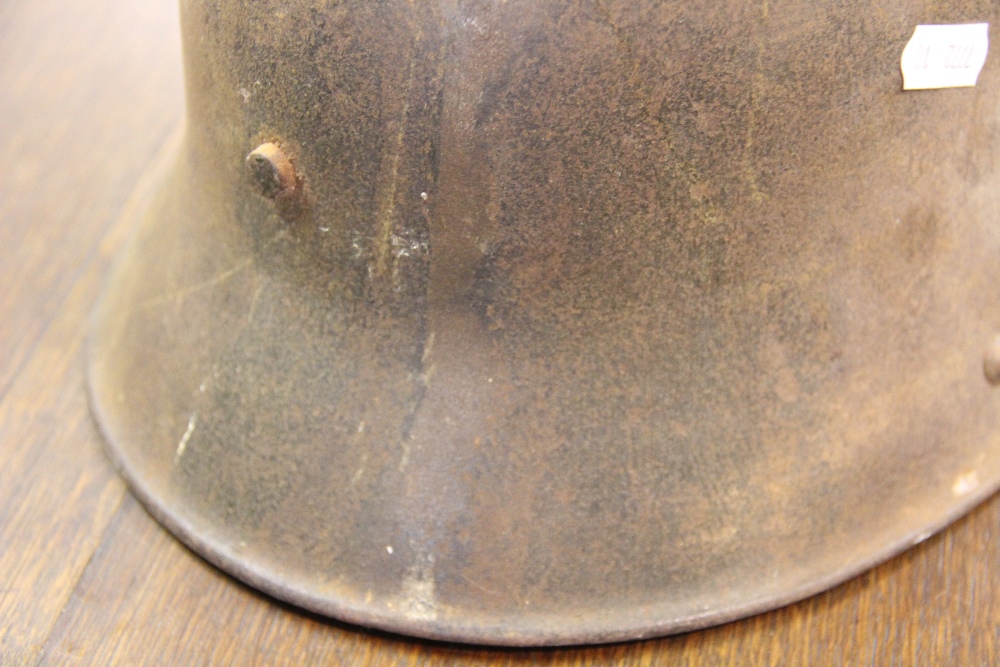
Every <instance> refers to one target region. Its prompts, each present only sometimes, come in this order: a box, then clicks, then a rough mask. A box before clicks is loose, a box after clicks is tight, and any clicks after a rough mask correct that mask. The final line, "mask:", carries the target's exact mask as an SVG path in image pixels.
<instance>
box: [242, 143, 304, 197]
mask: <svg viewBox="0 0 1000 667" xmlns="http://www.w3.org/2000/svg"><path fill="white" fill-rule="evenodd" d="M246 164H247V170H248V171H249V172H250V175H251V176H252V177H253V181H254V183H255V184H256V185H257V189H258V190H259V191H260V193H261V194H262V195H264V196H265V197H267V198H268V199H276V198H277V197H279V196H281V195H284V194H287V193H289V192H291V191H292V190H294V189H295V167H293V166H292V163H291V162H290V161H289V159H288V156H286V155H285V153H284V151H282V150H281V148H279V147H278V146H277V145H276V144H273V143H271V142H267V143H263V144H261V145H260V146H258V147H257V148H255V149H253V151H252V152H251V153H250V155H247V160H246Z"/></svg>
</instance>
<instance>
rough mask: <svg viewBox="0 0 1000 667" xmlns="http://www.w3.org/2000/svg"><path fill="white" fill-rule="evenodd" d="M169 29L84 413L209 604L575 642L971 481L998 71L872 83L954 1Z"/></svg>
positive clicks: (796, 558)
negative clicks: (242, 588)
mask: <svg viewBox="0 0 1000 667" xmlns="http://www.w3.org/2000/svg"><path fill="white" fill-rule="evenodd" d="M181 5H182V12H181V13H182V22H183V31H184V48H185V61H186V80H187V95H188V102H187V103H188V115H187V121H186V133H185V136H184V140H183V143H182V146H181V148H180V150H179V153H178V157H177V160H176V163H175V165H174V167H173V169H172V171H170V173H169V174H168V175H166V176H164V177H163V178H162V180H161V181H160V187H159V189H158V191H157V193H156V194H155V196H153V197H151V198H150V200H149V202H148V204H147V206H146V207H145V208H144V210H143V212H142V214H141V215H140V216H139V218H140V219H139V220H138V221H137V226H136V231H135V233H134V236H133V238H132V240H131V242H130V244H129V246H128V248H127V250H126V251H125V252H124V254H123V256H122V258H121V260H120V262H119V264H118V266H117V269H116V270H115V271H114V273H113V276H112V277H111V279H110V282H109V284H108V287H107V290H106V293H105V295H104V297H103V299H102V301H101V303H100V304H99V306H98V308H97V311H96V313H95V318H94V324H93V329H92V335H91V340H90V354H89V362H88V363H89V378H90V383H91V391H92V397H93V406H94V410H95V413H96V415H97V416H98V419H99V422H100V424H101V426H102V428H103V431H104V433H105V434H106V436H107V440H108V445H109V449H110V451H111V454H112V456H113V457H114V459H115V461H116V462H117V464H118V465H119V466H120V468H121V469H122V472H123V473H124V475H125V476H126V477H127V478H128V480H129V482H130V483H131V485H132V488H133V489H134V491H135V493H136V494H137V495H138V496H139V497H140V498H141V499H142V500H143V502H144V503H145V504H146V505H147V507H148V508H149V509H150V511H151V512H152V513H153V514H154V515H155V516H156V517H157V518H158V519H159V520H160V521H162V522H163V523H164V524H165V525H166V526H167V527H168V528H169V529H170V530H171V531H173V532H174V533H175V534H176V535H177V536H178V537H180V538H181V539H182V540H184V541H185V542H186V543H187V544H189V545H190V546H191V547H192V548H193V549H194V550H195V551H197V552H198V553H200V554H202V555H203V556H204V557H206V558H207V559H208V560H210V561H211V562H213V563H215V564H216V565H218V566H219V567H221V568H222V569H224V570H226V571H228V572H230V573H232V574H234V575H235V576H237V577H239V578H240V579H242V580H244V581H246V582H248V583H250V584H251V585H253V586H256V587H258V588H260V589H262V590H264V591H266V592H268V593H270V594H272V595H274V596H277V597H279V598H282V599H284V600H288V601H290V602H292V603H294V604H296V605H301V606H303V607H305V608H308V609H310V610H313V611H316V612H319V613H322V614H328V615H332V616H335V617H338V618H341V619H344V620H347V621H351V622H355V623H360V624H363V625H368V626H374V627H379V628H384V629H388V630H392V631H397V632H402V633H410V634H415V635H420V636H424V637H431V638H439V639H448V640H457V641H469V642H477V643H487V644H525V645H544V644H564V643H589V642H601V641H612V640H621V639H630V638H637V637H645V636H650V635H657V634H664V633H670V632H677V631H682V630H688V629H693V628H698V627H702V626H706V625H710V624H714V623H719V622H723V621H726V620H729V619H734V618H737V617H740V616H744V615H748V614H752V613H755V612H759V611H762V610H766V609H770V608H773V607H776V606H779V605H782V604H785V603H787V602H790V601H793V600H797V599H800V598H802V597H804V596H807V595H809V594H812V593H814V592H817V591H820V590H823V589H825V588H828V587H830V586H832V585H834V584H836V583H838V582H840V581H843V580H844V579H846V578H848V577H850V576H852V575H854V574H856V573H858V572H860V571H862V570H864V569H866V568H868V567H870V566H872V565H873V564H875V563H878V562H880V561H882V560H884V559H886V558H888V557H889V556H891V555H893V554H895V553H897V552H899V551H900V550H902V549H904V548H906V547H907V546H909V545H911V544H914V543H916V542H919V541H920V540H922V539H924V538H925V537H927V536H928V535H929V534H930V533H931V532H933V531H935V530H937V529H939V528H941V527H942V526H944V525H946V524H947V523H948V522H949V521H951V520H953V519H955V518H956V517H957V516H959V515H961V514H962V513H964V512H966V511H967V510H968V509H969V508H971V507H972V506H973V505H975V504H976V503H978V502H979V501H981V500H982V499H983V498H984V497H986V496H987V495H988V494H990V493H992V492H993V491H994V490H995V489H996V488H997V486H998V483H1000V411H998V408H1000V394H998V393H997V389H995V388H994V387H993V385H994V384H995V383H997V382H1000V344H995V343H994V340H995V337H996V336H997V334H998V333H1000V289H997V286H998V285H1000V261H998V260H1000V220H998V208H1000V172H998V166H1000V139H998V132H1000V115H998V109H1000V95H998V85H1000V69H998V67H997V66H996V62H995V61H989V60H987V63H986V66H985V68H984V69H983V70H982V73H981V74H980V76H979V79H978V83H977V85H976V86H975V87H971V88H969V87H966V88H950V89H942V90H929V91H904V90H903V87H902V74H903V73H902V72H901V68H900V58H901V54H902V52H903V50H904V47H906V45H907V43H908V42H909V41H910V39H911V36H913V35H914V28H915V26H917V25H941V24H969V23H977V22H978V23H983V22H988V21H991V20H992V19H993V18H994V17H995V14H996V13H997V11H998V8H997V6H996V5H995V4H991V3H987V2H985V0H982V1H974V2H965V3H959V4H956V5H955V6H945V5H942V4H941V3H927V2H918V1H916V0H890V1H889V2H884V1H883V2H874V1H870V2H863V1H859V2H844V1H838V0H829V1H823V2H817V1H816V0H789V2H786V3H781V4H780V6H779V5H777V4H774V3H772V5H773V6H770V7H769V4H768V2H766V1H765V2H763V3H760V2H735V1H734V2H715V1H711V2H707V3H689V2H680V1H676V0H664V1H657V2H653V1H648V0H628V1H627V2H626V1H624V0H595V1H593V2H565V1H559V0H541V1H540V0H481V1H468V2H464V1H463V2H459V1H457V0H440V1H437V2H434V1H431V0H421V1H416V2H414V1H412V0H410V1H403V0H386V1H385V2H378V3H375V2H362V1H355V0H345V1H341V2H334V1H328V0H281V1H280V2H279V1H277V0H260V1H258V2H252V3H247V2H240V1H237V0H182V2H181ZM984 30H985V29H984ZM985 34H986V33H985V32H984V33H983V35H984V37H985ZM928 48H930V47H928ZM928 53H930V52H929V51H928Z"/></svg>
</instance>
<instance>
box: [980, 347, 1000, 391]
mask: <svg viewBox="0 0 1000 667" xmlns="http://www.w3.org/2000/svg"><path fill="white" fill-rule="evenodd" d="M983 374H984V375H985V376H986V381H987V382H989V383H990V384H992V385H994V386H996V385H998V384H1000V336H994V338H993V342H991V343H990V346H989V347H988V348H987V349H986V354H984V355H983Z"/></svg>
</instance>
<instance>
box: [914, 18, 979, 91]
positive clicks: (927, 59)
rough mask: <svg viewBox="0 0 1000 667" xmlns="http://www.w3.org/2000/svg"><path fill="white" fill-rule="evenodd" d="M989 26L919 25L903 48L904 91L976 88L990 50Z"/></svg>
mask: <svg viewBox="0 0 1000 667" xmlns="http://www.w3.org/2000/svg"><path fill="white" fill-rule="evenodd" d="M989 27H990V24H989V23H967V24H964V25H918V26H917V29H916V30H914V31H913V37H911V38H910V41H909V42H908V43H907V44H906V48H905V49H903V57H902V59H901V61H900V65H901V66H902V69H903V90H926V89H928V88H966V87H969V86H974V85H976V79H978V78H979V71H980V70H982V69H983V64H985V63H986V52H987V50H988V49H989Z"/></svg>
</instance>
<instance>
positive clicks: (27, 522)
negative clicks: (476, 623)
mask: <svg viewBox="0 0 1000 667" xmlns="http://www.w3.org/2000/svg"><path fill="white" fill-rule="evenodd" d="M175 12H176V9H175V7H174V5H173V0H115V1H112V0H90V1H89V2H82V1H78V2H69V1H64V2H57V1H56V0H30V1H29V0H24V1H23V2H20V3H13V2H8V3H6V4H0V91H2V92H0V119H3V120H4V126H5V128H6V131H5V132H4V133H0V150H2V153H0V154H2V155H5V156H7V157H8V158H10V157H11V156H14V157H15V158H16V159H15V160H14V162H13V166H10V164H8V166H7V168H5V169H0V285H2V286H3V287H2V289H0V665H22V664H23V665H30V664H54V665H56V664H57V665H63V664H81V665H89V664H101V665H105V664H108V665H153V664H156V665H201V664H219V665H304V664H331V665H413V666H418V665H419V666H421V667H424V666H426V667H432V666H438V665H482V666H487V665H490V666H493V665H497V666H500V665H504V666H526V665H559V666H563V665H565V666H570V665H573V666H585V665H586V666H590V665H609V664H616V665H627V666H638V665H663V664H677V665H747V664H760V665H802V664H811V665H821V664H822V665H826V664H835V665H837V664H850V665H993V664H997V660H998V658H997V651H998V645H1000V567H998V565H1000V542H998V539H997V538H998V535H1000V500H998V499H997V498H994V499H992V500H990V501H989V502H987V503H986V504H985V505H983V506H981V507H980V508H979V509H977V510H976V511H974V512H973V513H972V514H971V515H970V516H969V517H967V518H965V519H964V520H962V521H960V522H958V523H957V524H955V525H954V526H952V527H951V528H949V529H948V530H946V531H945V532H943V533H942V534H940V535H938V536H936V537H933V538H931V539H929V540H928V541H927V542H925V543H924V544H922V545H920V546H918V547H917V548H915V549H912V550H910V551H909V552H907V553H905V554H903V555H902V556H900V557H898V558H896V559H894V560H892V561H890V562H889V563H887V564H885V565H883V566H881V567H879V568H877V569H875V570H873V571H871V572H869V573H867V574H865V575H863V576H861V577H858V578H857V579H854V580H853V581H851V582H848V583H847V584H845V585H843V586H840V587H839V588H837V589H835V590H833V591H831V592H828V593H826V594H823V595H819V596H816V597H814V598H811V599H809V600H806V601H803V602H801V603H799V604H797V605H793V606H790V607H787V608H785V609H782V610H778V611H776V612H773V613H770V614H765V615H761V616H758V617H755V618H751V619H747V620H745V621H742V622H738V623H732V624H728V625H725V626H722V627H719V628H714V629H710V630H707V631H703V632H698V633H691V634H688V635H683V636H679V637H673V638H666V639H661V640H653V641H647V642H636V643H630V644H622V645H615V646H607V647H597V648H586V649H563V650H552V651H540V650H534V651H517V650H486V649H477V648H468V647H458V646H448V645H442V644H434V643H429V642H420V641H413V640H409V639H406V638H401V637H395V636H390V635H385V634H381V633H375V632H369V631H365V630H361V629H358V628H354V627H350V626H347V625H343V624H340V623H337V622H334V621H328V620H325V619H321V618H317V617H315V616H311V615H309V614H305V613H302V612H299V611H297V610H294V609H291V608H289V607H287V606H286V605H283V604H281V603H278V602H275V601H274V600H271V599H269V598H267V597H265V596H262V595H260V594H259V593H257V592H255V591H253V590H250V589H248V588H246V587H245V586H242V585H241V584H239V583H237V582H234V581H233V580H232V579H230V578H229V577H227V576H226V575H224V574H222V573H220V572H218V571H217V570H215V569H214V568H212V567H211V566H209V565H207V564H206V563H205V562H204V561H202V560H201V559H199V558H198V557H197V556H195V555H193V554H192V553H191V552H189V551H188V550H187V549H185V548H184V547H183V546H181V545H180V544H179V543H178V542H177V541H176V540H174V539H173V538H172V537H171V536H170V535H169V534H168V533H166V532H165V531H164V530H162V529H161V528H160V527H159V526H158V525H157V524H156V523H155V522H154V521H152V520H151V519H150V518H149V517H148V515H147V514H146V513H145V512H144V511H143V510H142V508H141V507H140V506H139V505H138V504H137V503H136V502H135V501H134V500H133V499H132V498H131V496H129V495H128V494H127V492H126V491H125V489H124V485H123V484H122V483H121V482H120V481H119V479H118V477H117V476H116V475H115V473H114V471H113V470H112V469H111V466H110V464H109V463H108V462H107V460H106V459H105V457H104V456H103V454H102V452H101V448H100V447H101V444H100V438H99V436H98V434H97V432H96V430H95V428H94V427H93V425H92V422H91V420H90V416H89V413H88V409H87V404H86V394H85V391H84V384H83V373H82V363H81V360H80V347H81V344H82V341H83V336H84V331H85V321H86V318H87V314H88V311H89V309H90V307H91V305H92V303H93V300H94V298H96V295H97V293H98V291H99V288H100V282H101V279H102V277H103V275H104V274H105V273H106V270H107V267H108V265H109V263H110V261H111V257H112V256H113V255H114V251H115V250H116V249H117V248H118V247H119V246H120V244H121V240H122V238H123V235H124V232H125V229H124V227H123V225H124V224H125V223H124V222H121V221H122V220H127V219H128V218H127V216H125V217H120V216H119V212H120V211H121V210H122V209H123V208H124V207H126V205H127V204H126V199H127V196H128V193H129V192H130V191H131V190H132V189H133V186H134V185H135V183H136V180H137V178H138V174H139V172H140V171H141V170H142V168H143V167H144V166H145V165H147V164H148V163H149V162H150V161H151V160H153V158H154V154H155V153H156V151H157V148H158V147H159V146H160V145H162V144H163V143H164V138H165V137H166V135H167V133H168V131H169V128H172V127H174V126H175V125H176V123H177V121H178V119H179V117H180V113H181V112H180V109H181V106H180V96H181V93H180V90H181V87H180V86H181V84H180V76H179V61H178V58H179V55H178V47H177V35H176V16H175ZM133 205H135V202H133ZM116 221H119V222H118V223H116Z"/></svg>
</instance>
